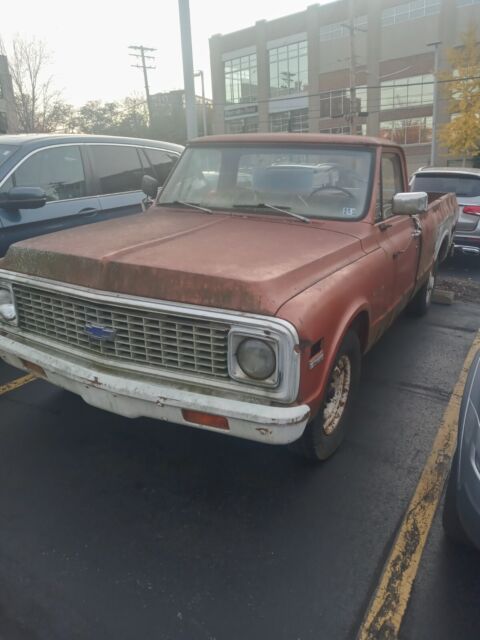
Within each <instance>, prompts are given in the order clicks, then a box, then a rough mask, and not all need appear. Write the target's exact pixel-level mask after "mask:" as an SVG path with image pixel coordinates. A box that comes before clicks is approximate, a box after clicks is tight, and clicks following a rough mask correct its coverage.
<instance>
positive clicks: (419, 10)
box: [382, 0, 442, 27]
mask: <svg viewBox="0 0 480 640" xmlns="http://www.w3.org/2000/svg"><path fill="white" fill-rule="evenodd" d="M441 7H442V0H412V2H405V3H404V4H397V5H396V6H395V7H390V8H389V9H384V10H383V11H382V27H388V26H390V25H392V24H399V23H400V22H407V21H408V20H416V19H417V18H424V17H425V16H433V15H435V14H436V13H440V9H441Z"/></svg>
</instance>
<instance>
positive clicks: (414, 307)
mask: <svg viewBox="0 0 480 640" xmlns="http://www.w3.org/2000/svg"><path fill="white" fill-rule="evenodd" d="M436 279H437V263H436V262H434V263H433V265H432V268H431V269H430V272H429V274H428V278H427V281H426V282H425V284H424V285H423V286H422V288H421V289H419V290H418V291H417V293H416V294H415V296H414V297H413V298H412V300H411V301H410V302H409V304H408V306H407V313H408V314H409V315H411V316H416V317H417V318H421V317H422V316H424V315H425V314H426V313H427V311H428V310H429V309H430V305H431V304H432V293H433V289H434V288H435V281H436Z"/></svg>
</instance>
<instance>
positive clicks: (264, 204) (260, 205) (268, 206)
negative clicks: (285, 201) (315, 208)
mask: <svg viewBox="0 0 480 640" xmlns="http://www.w3.org/2000/svg"><path fill="white" fill-rule="evenodd" d="M233 207H234V209H272V210H273V211H279V212H280V213H286V214H287V216H292V218H296V219H297V220H301V221H302V222H310V218H307V217H305V216H302V215H300V214H299V213H294V212H293V211H290V208H287V207H286V208H283V209H281V208H280V207H276V206H275V205H273V204H270V203H269V202H259V203H258V204H245V205H244V204H234V205H233Z"/></svg>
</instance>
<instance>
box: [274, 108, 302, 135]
mask: <svg viewBox="0 0 480 640" xmlns="http://www.w3.org/2000/svg"><path fill="white" fill-rule="evenodd" d="M269 120H270V131H276V132H279V131H293V132H295V133H307V132H308V109H296V110H295V111H281V112H280V113H271V114H270V118H269Z"/></svg>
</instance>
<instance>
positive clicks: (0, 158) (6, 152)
mask: <svg viewBox="0 0 480 640" xmlns="http://www.w3.org/2000/svg"><path fill="white" fill-rule="evenodd" d="M17 149H18V147H16V146H15V145H13V144H0V165H1V164H3V163H4V162H5V160H8V158H9V157H10V156H11V155H12V153H13V152H14V151H16V150H17Z"/></svg>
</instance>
